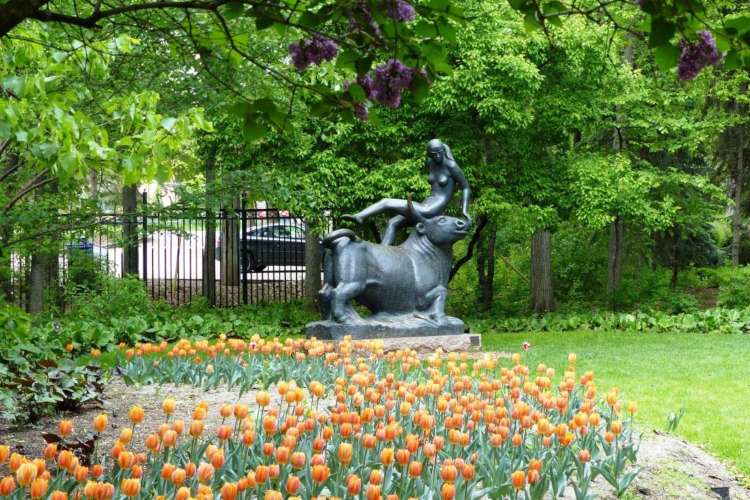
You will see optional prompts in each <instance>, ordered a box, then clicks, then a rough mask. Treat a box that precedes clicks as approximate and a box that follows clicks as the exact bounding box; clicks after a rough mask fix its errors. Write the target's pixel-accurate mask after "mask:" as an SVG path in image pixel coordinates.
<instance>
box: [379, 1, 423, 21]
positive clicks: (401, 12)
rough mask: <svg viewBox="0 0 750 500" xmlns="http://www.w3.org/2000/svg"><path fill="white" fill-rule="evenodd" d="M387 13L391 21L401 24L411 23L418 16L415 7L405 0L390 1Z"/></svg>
mask: <svg viewBox="0 0 750 500" xmlns="http://www.w3.org/2000/svg"><path fill="white" fill-rule="evenodd" d="M386 13H387V14H388V17H390V18H391V19H394V20H396V21H400V22H407V21H411V20H412V19H414V17H416V15H417V13H416V12H415V11H414V7H412V5H411V4H410V3H409V2H406V1H405V0H388V7H387V9H386Z"/></svg>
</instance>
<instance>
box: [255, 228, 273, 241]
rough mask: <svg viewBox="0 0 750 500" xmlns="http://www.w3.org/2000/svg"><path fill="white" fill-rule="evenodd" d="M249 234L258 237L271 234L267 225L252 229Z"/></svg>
mask: <svg viewBox="0 0 750 500" xmlns="http://www.w3.org/2000/svg"><path fill="white" fill-rule="evenodd" d="M250 235H251V236H255V237H260V238H268V237H269V236H271V231H270V229H269V228H267V227H263V228H260V229H256V230H255V231H252V232H251V233H250Z"/></svg>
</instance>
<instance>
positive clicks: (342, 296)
mask: <svg viewBox="0 0 750 500" xmlns="http://www.w3.org/2000/svg"><path fill="white" fill-rule="evenodd" d="M365 286H366V283H365V282H359V281H354V282H351V283H340V284H339V286H337V287H336V288H334V289H333V290H331V312H332V313H333V319H335V320H336V321H338V322H339V323H354V322H357V321H360V320H361V319H362V318H361V317H360V316H359V314H357V311H355V310H354V308H353V307H352V300H353V299H354V297H356V296H358V295H359V294H360V293H362V292H363V291H364V290H365Z"/></svg>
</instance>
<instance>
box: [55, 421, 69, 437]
mask: <svg viewBox="0 0 750 500" xmlns="http://www.w3.org/2000/svg"><path fill="white" fill-rule="evenodd" d="M57 431H58V432H59V433H60V435H61V436H62V437H67V436H70V435H71V434H72V433H73V421H72V420H60V423H59V424H58V425H57Z"/></svg>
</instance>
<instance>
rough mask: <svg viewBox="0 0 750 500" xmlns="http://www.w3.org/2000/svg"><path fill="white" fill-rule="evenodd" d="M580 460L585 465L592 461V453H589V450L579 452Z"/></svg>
mask: <svg viewBox="0 0 750 500" xmlns="http://www.w3.org/2000/svg"><path fill="white" fill-rule="evenodd" d="M578 460H580V461H581V463H582V464H585V463H586V462H588V461H589V460H591V453H589V450H581V451H579V452H578Z"/></svg>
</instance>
